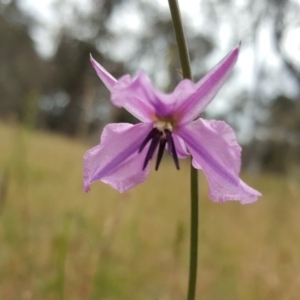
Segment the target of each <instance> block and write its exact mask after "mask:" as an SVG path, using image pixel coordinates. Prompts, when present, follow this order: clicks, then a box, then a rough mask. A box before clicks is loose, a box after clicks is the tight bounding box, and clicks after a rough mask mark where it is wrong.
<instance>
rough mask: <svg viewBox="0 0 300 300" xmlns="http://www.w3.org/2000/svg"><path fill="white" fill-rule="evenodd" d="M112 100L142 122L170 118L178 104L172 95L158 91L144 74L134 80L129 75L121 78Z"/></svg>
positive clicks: (113, 91) (139, 74)
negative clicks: (157, 118)
mask: <svg viewBox="0 0 300 300" xmlns="http://www.w3.org/2000/svg"><path fill="white" fill-rule="evenodd" d="M111 100H112V102H113V103H114V104H115V105H117V106H122V107H124V108H125V109H126V110H127V111H129V112H130V113H131V114H132V115H134V116H135V117H137V118H138V119H139V120H141V121H142V122H149V121H153V120H155V118H156V117H168V116H170V115H171V114H172V112H173V110H174V105H175V102H176V99H175V98H174V97H173V96H172V94H163V93H160V92H159V91H157V90H156V89H155V88H154V87H153V85H152V83H151V81H150V79H149V78H148V77H147V75H146V74H145V73H144V72H139V73H138V75H137V76H136V77H135V78H134V79H132V78H131V77H130V76H129V75H125V76H123V77H121V78H120V79H119V81H118V84H116V85H115V86H114V89H113V90H112V98H111Z"/></svg>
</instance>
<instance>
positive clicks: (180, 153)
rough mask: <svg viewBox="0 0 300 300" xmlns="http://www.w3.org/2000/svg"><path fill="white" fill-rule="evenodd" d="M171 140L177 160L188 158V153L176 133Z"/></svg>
mask: <svg viewBox="0 0 300 300" xmlns="http://www.w3.org/2000/svg"><path fill="white" fill-rule="evenodd" d="M173 140H174V145H175V149H176V152H177V156H178V158H186V157H188V156H190V153H189V152H188V151H187V149H186V145H185V143H184V141H183V139H182V138H181V137H179V136H177V135H176V133H174V134H173ZM167 150H168V151H169V152H170V149H168V148H167Z"/></svg>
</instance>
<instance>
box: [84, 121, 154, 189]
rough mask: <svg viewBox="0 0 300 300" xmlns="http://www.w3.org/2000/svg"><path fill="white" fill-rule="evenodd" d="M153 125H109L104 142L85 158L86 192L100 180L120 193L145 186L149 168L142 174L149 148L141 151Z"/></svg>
mask: <svg viewBox="0 0 300 300" xmlns="http://www.w3.org/2000/svg"><path fill="white" fill-rule="evenodd" d="M152 127H153V124H151V123H149V124H137V125H131V124H125V123H117V124H109V125H107V126H105V128H104V130H103V133H102V136H101V142H100V144H99V145H98V146H96V147H94V148H92V149H90V150H88V151H87V152H86V153H85V155H84V190H85V191H89V186H90V184H91V183H93V182H95V181H97V180H101V181H103V182H105V183H107V184H109V185H110V186H112V187H113V188H115V189H117V190H118V191H119V192H121V193H122V192H124V191H126V190H128V189H130V188H132V187H134V186H135V185H137V184H139V183H141V182H143V181H144V180H145V179H146V178H147V176H148V173H149V167H147V168H146V169H145V170H144V171H143V170H142V167H143V162H144V159H145V155H146V153H147V151H148V147H147V146H146V147H145V149H144V150H143V151H142V152H141V153H139V152H138V150H139V148H140V145H141V143H142V141H143V139H144V137H145V136H147V134H148V133H149V131H151V129H152Z"/></svg>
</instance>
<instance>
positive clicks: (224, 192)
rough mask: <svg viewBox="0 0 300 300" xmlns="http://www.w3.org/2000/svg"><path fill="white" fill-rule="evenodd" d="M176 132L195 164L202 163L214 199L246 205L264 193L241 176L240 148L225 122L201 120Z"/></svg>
mask: <svg viewBox="0 0 300 300" xmlns="http://www.w3.org/2000/svg"><path fill="white" fill-rule="evenodd" d="M176 133H177V134H178V135H179V136H180V137H181V138H182V139H183V140H184V142H185V144H186V146H187V148H188V150H189V151H190V153H191V155H192V156H193V166H194V167H195V168H198V166H201V168H202V170H203V172H204V173H205V176H206V178H207V180H208V182H209V186H210V192H209V193H210V197H211V199H212V200H213V201H216V202H224V201H227V200H239V201H240V202H241V203H243V204H245V203H251V202H254V201H256V200H257V198H258V197H259V196H261V194H260V193H259V192H257V191H256V190H254V189H252V188H251V187H249V186H248V185H246V184H245V183H244V182H243V181H242V180H241V179H240V178H239V172H240V166H241V147H240V146H239V144H238V143H237V141H236V137H235V134H234V132H233V130H232V129H231V128H230V127H229V125H227V124H226V123H225V122H223V121H206V120H202V119H199V120H197V121H194V122H192V123H189V124H188V125H185V126H183V127H180V128H179V129H178V130H177V132H176Z"/></svg>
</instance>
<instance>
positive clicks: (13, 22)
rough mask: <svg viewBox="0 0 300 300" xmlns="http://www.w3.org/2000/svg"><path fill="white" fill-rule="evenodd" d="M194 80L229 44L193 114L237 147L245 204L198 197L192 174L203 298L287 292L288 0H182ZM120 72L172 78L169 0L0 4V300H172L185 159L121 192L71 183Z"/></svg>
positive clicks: (292, 245)
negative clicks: (249, 189)
mask: <svg viewBox="0 0 300 300" xmlns="http://www.w3.org/2000/svg"><path fill="white" fill-rule="evenodd" d="M179 4H180V7H181V10H182V15H183V23H184V27H185V33H186V38H187V44H188V47H189V52H190V58H191V64H192V71H193V75H194V80H198V79H200V78H201V77H202V76H203V75H204V74H205V73H206V72H207V71H208V70H209V69H210V68H211V67H213V66H214V65H215V64H216V63H218V62H219V61H220V60H221V59H222V58H223V57H224V56H225V55H226V54H227V53H228V52H229V51H230V50H231V49H232V48H233V47H235V46H236V45H237V44H238V43H239V42H240V41H241V42H242V47H241V51H240V56H239V59H238V62H237V64H236V66H235V68H234V71H233V73H232V76H231V77H230V78H229V79H228V80H227V83H226V84H225V86H224V87H223V88H222V90H221V91H220V92H219V93H218V95H217V97H216V98H215V100H214V101H213V102H212V103H211V104H210V105H209V107H208V108H207V110H206V111H205V117H206V118H208V119H212V118H216V119H224V120H226V121H227V122H228V123H229V124H230V125H231V126H232V127H233V128H234V129H235V131H236V133H237V136H238V138H239V141H240V143H241V144H242V145H243V168H244V170H243V173H242V177H243V179H244V180H245V181H246V182H247V183H249V184H250V185H252V186H253V187H254V188H256V189H258V190H260V191H261V192H262V193H263V197H262V198H260V199H259V201H258V202H257V203H255V204H253V205H248V206H241V205H240V204H239V203H235V202H229V203H226V204H222V205H220V204H215V203H213V202H212V201H211V200H209V199H208V193H207V183H206V180H205V178H204V176H202V175H201V176H200V191H201V195H200V234H199V237H200V249H199V256H200V258H199V279H198V286H197V289H198V295H199V299H200V298H201V299H220V300H226V299H228V300H233V299H246V300H247V299H255V300H259V299H278V300H279V299H280V300H282V299H283V300H284V299H299V298H298V297H299V295H300V223H299V216H300V205H299V194H300V1H299V0H252V1H251V0H214V1H210V0H198V1H197V0H184V1H183V0H182V1H181V0H179ZM90 54H92V55H93V57H94V58H95V59H96V60H98V61H99V62H100V63H101V64H102V65H103V66H104V67H105V68H106V69H107V70H108V71H109V72H110V73H112V74H113V75H114V76H115V77H116V78H118V77H120V76H122V75H123V74H126V73H130V74H132V75H134V74H135V73H136V72H137V71H138V70H140V69H143V70H144V71H146V72H147V73H148V74H149V76H150V78H151V79H152V80H153V82H154V83H155V85H156V86H157V87H158V88H160V89H161V90H163V91H166V92H169V91H171V90H172V89H173V88H174V87H175V86H176V84H177V83H178V82H179V81H180V80H181V75H180V72H178V70H179V69H180V62H179V57H178V52H177V47H176V41H175V37H174V33H173V28H172V22H171V19H170V14H169V10H168V1H167V0H140V1H134V0H98V1H96V0H86V1H79V0H60V1H58V0H44V1H38V0H0V299H4V300H6V299H8V300H10V299H107V300H109V299H162V300H167V299H175V300H176V299H184V298H185V293H186V287H187V274H188V245H189V244H188V243H189V241H188V238H189V223H188V220H189V166H188V162H182V169H181V171H180V172H178V173H177V172H174V166H173V164H172V161H171V160H170V159H168V158H167V157H165V159H164V161H163V163H162V165H161V168H160V170H159V172H152V173H151V175H150V179H149V180H148V181H146V182H145V183H143V184H142V185H140V186H138V187H137V188H135V189H133V190H131V191H129V192H127V193H125V194H122V195H120V194H118V192H116V191H114V190H112V189H111V188H109V187H107V186H106V185H104V184H102V183H97V184H94V185H93V186H92V190H91V192H90V193H89V194H85V193H83V191H82V189H81V186H82V155H83V153H84V152H85V151H86V150H87V149H88V148H90V147H91V146H93V145H96V144H97V143H98V142H99V137H100V134H101V130H102V128H103V127H104V126H105V124H107V123H109V122H136V120H135V119H133V117H132V116H130V115H129V114H128V113H127V112H126V111H125V110H122V109H118V108H115V107H113V106H112V105H111V103H110V101H109V93H108V91H107V90H106V88H105V87H104V85H103V84H102V83H101V82H100V80H99V79H98V77H97V76H96V74H95V71H94V70H93V68H92V67H91V64H90V61H89V56H90Z"/></svg>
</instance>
